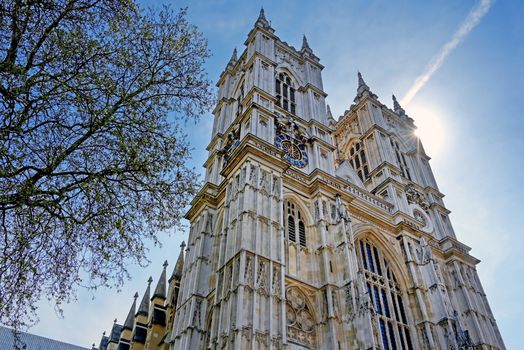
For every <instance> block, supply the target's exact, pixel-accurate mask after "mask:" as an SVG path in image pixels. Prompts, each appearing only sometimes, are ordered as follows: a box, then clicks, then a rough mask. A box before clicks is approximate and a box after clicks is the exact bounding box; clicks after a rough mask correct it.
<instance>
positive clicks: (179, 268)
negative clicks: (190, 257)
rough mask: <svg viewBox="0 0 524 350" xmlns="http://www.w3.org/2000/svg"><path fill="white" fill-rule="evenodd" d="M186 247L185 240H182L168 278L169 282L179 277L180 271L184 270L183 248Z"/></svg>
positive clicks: (180, 275)
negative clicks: (173, 267)
mask: <svg viewBox="0 0 524 350" xmlns="http://www.w3.org/2000/svg"><path fill="white" fill-rule="evenodd" d="M185 247H186V242H184V241H182V243H181V244H180V254H179V255H178V259H177V261H176V264H175V269H174V270H173V273H172V274H171V277H170V278H169V282H171V280H172V279H174V278H177V279H180V278H181V277H182V272H183V270H184V248H185Z"/></svg>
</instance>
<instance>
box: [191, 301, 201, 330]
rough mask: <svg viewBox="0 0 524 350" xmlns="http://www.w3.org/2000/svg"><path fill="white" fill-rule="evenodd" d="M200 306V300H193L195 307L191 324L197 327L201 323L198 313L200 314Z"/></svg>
mask: <svg viewBox="0 0 524 350" xmlns="http://www.w3.org/2000/svg"><path fill="white" fill-rule="evenodd" d="M201 307H202V300H198V299H197V300H196V302H195V309H194V311H193V325H195V326H196V327H197V328H199V327H200V324H201V319H200V318H201V317H200V314H201V310H200V309H201Z"/></svg>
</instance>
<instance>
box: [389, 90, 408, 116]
mask: <svg viewBox="0 0 524 350" xmlns="http://www.w3.org/2000/svg"><path fill="white" fill-rule="evenodd" d="M392 98H393V110H394V111H395V113H397V114H398V115H400V116H403V115H406V111H404V109H403V108H402V107H401V106H400V103H398V101H397V98H396V97H395V95H392Z"/></svg>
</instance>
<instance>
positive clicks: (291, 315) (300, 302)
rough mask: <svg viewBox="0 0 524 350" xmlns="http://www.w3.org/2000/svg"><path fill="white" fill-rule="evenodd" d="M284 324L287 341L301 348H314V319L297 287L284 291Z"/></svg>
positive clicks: (315, 341)
mask: <svg viewBox="0 0 524 350" xmlns="http://www.w3.org/2000/svg"><path fill="white" fill-rule="evenodd" d="M286 323H287V336H288V340H290V341H291V342H293V343H296V344H299V345H301V348H302V346H305V347H306V348H309V349H311V348H315V347H316V343H317V339H316V338H317V335H316V333H317V332H316V326H315V324H316V322H315V317H314V315H313V312H312V310H311V309H310V307H309V305H308V303H307V297H306V296H305V295H304V293H302V292H301V291H300V290H299V289H298V288H297V287H289V288H288V289H287V291H286Z"/></svg>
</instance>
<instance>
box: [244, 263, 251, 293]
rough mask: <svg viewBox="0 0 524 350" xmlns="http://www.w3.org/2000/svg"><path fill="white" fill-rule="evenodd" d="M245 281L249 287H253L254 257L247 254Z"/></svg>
mask: <svg viewBox="0 0 524 350" xmlns="http://www.w3.org/2000/svg"><path fill="white" fill-rule="evenodd" d="M244 281H245V283H246V285H247V286H248V287H253V258H252V257H251V256H249V255H247V256H246V269H245V271H244Z"/></svg>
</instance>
